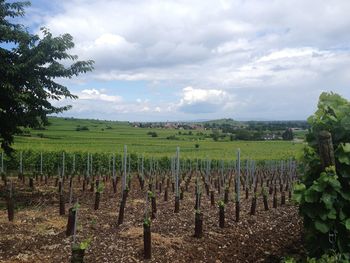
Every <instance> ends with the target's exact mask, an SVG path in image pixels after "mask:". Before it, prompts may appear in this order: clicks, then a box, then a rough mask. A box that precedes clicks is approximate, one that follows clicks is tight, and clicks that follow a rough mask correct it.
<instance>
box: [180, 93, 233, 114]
mask: <svg viewBox="0 0 350 263" xmlns="http://www.w3.org/2000/svg"><path fill="white" fill-rule="evenodd" d="M182 93H183V94H182V98H181V100H180V103H179V104H178V109H179V111H182V112H185V113H199V114H200V113H216V112H222V111H224V110H227V109H229V108H230V109H233V108H234V106H235V104H236V102H235V100H234V96H233V95H231V94H229V93H228V92H226V91H223V90H219V89H199V88H193V87H186V88H184V89H183V90H182Z"/></svg>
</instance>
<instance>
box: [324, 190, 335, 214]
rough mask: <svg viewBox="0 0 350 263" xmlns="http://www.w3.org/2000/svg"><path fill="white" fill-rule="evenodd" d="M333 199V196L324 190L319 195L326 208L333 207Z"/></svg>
mask: <svg viewBox="0 0 350 263" xmlns="http://www.w3.org/2000/svg"><path fill="white" fill-rule="evenodd" d="M334 199H335V198H334V196H333V195H331V194H329V193H326V192H324V193H323V194H322V197H321V200H322V202H323V203H324V204H325V206H326V208H327V209H329V210H330V209H332V208H333V201H334Z"/></svg>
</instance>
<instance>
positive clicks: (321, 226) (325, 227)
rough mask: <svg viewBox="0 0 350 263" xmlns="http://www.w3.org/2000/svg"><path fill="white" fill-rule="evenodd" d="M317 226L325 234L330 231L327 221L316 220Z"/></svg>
mask: <svg viewBox="0 0 350 263" xmlns="http://www.w3.org/2000/svg"><path fill="white" fill-rule="evenodd" d="M315 228H316V229H317V230H318V231H320V232H321V233H323V234H325V233H327V232H328V231H329V226H328V225H327V224H326V223H324V222H322V221H319V220H317V221H316V222H315Z"/></svg>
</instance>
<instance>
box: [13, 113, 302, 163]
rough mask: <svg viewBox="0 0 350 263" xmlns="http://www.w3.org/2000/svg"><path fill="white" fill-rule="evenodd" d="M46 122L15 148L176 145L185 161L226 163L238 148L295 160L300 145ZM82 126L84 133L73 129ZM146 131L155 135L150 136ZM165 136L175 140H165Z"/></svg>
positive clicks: (157, 149) (148, 152) (154, 148)
mask: <svg viewBox="0 0 350 263" xmlns="http://www.w3.org/2000/svg"><path fill="white" fill-rule="evenodd" d="M50 123H51V125H50V126H47V127H46V129H45V130H28V131H27V134H25V136H16V138H15V144H14V147H15V149H17V150H39V151H66V152H91V153H95V152H96V153H97V152H105V153H112V152H116V153H121V152H122V151H123V145H127V146H128V152H131V153H138V154H144V155H145V156H154V157H161V156H171V155H174V154H175V151H176V146H180V149H181V156H182V157H185V158H196V157H199V158H206V157H208V158H212V159H225V160H229V159H233V158H235V155H236V150H237V148H240V149H241V156H242V158H243V159H245V158H252V159H256V160H267V159H282V158H283V159H285V158H289V157H296V156H297V155H298V154H299V153H300V152H301V149H302V148H303V144H302V143H300V142H288V141H229V140H224V141H220V140H219V141H214V140H213V139H212V138H208V137H206V136H205V134H210V133H211V131H204V130H201V131H197V130H192V131H191V132H192V135H189V134H188V133H189V130H177V129H160V128H158V129H153V128H135V127H132V126H131V125H130V124H129V123H125V122H124V123H123V122H110V121H99V120H78V119H64V118H50ZM83 126H85V127H87V128H88V130H82V131H77V130H76V129H77V127H83ZM150 131H151V132H156V133H157V135H158V136H157V137H152V136H151V135H149V134H148V132H150ZM179 132H180V133H181V134H179ZM184 133H186V135H184ZM201 133H202V134H201ZM169 136H175V137H176V140H174V139H172V140H169V139H167V137H169ZM196 144H198V145H197V146H198V147H196Z"/></svg>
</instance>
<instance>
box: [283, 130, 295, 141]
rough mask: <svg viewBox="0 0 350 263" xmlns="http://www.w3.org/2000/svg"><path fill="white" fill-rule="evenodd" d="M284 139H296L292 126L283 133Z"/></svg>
mask: <svg viewBox="0 0 350 263" xmlns="http://www.w3.org/2000/svg"><path fill="white" fill-rule="evenodd" d="M282 139H283V140H285V141H292V140H293V139H294V134H293V130H292V129H291V128H287V129H286V130H285V131H284V132H283V133H282Z"/></svg>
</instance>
